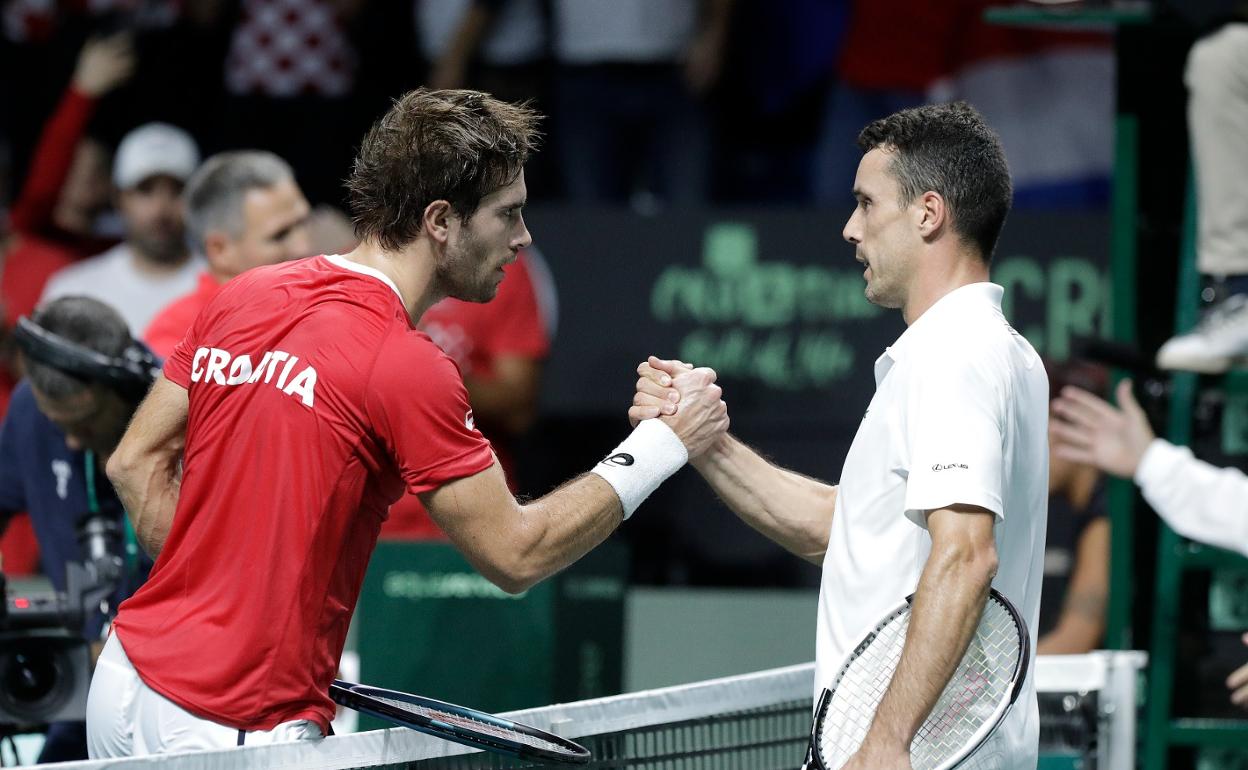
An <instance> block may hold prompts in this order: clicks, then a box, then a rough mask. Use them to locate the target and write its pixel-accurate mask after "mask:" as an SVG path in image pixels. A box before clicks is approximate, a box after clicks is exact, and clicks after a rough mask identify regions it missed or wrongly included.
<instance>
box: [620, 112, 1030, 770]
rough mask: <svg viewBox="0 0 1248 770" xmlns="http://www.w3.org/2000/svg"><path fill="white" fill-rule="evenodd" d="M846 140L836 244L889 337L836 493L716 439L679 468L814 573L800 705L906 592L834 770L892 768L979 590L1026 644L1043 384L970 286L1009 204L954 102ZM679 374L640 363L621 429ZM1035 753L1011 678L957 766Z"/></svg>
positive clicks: (1019, 341)
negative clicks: (843, 202)
mask: <svg viewBox="0 0 1248 770" xmlns="http://www.w3.org/2000/svg"><path fill="white" fill-rule="evenodd" d="M858 144H859V146H860V147H861V148H862V150H863V152H864V155H863V158H862V161H861V163H860V165H859V167H858V174H857V177H856V178H855V180H854V190H853V193H854V197H855V199H856V200H857V207H856V208H855V209H854V213H853V214H852V215H851V216H850V218H849V221H848V223H847V224H846V225H845V229H844V233H843V235H844V237H845V239H846V240H847V241H849V242H850V243H852V244H854V246H855V251H856V257H857V259H858V261H859V262H861V263H862V264H863V265H864V266H865V267H866V270H865V271H864V273H863V276H864V278H865V280H866V296H867V299H868V300H870V301H871V302H873V303H875V304H876V305H880V306H882V307H888V308H896V309H898V310H900V311H901V313H902V315H903V317H904V318H905V321H906V323H907V325H908V328H907V329H906V331H905V333H903V334H902V335H901V337H900V338H899V339H898V340H897V341H896V342H895V343H894V344H893V345H892V346H890V347H889V348H888V349H887V350H885V351H884V354H883V355H881V356H880V358H879V359H878V360H877V361H876V362H875V380H876V393H875V396H874V398H873V399H872V401H871V403H870V405H869V407H868V408H867V409H866V411H865V413H864V416H863V419H862V423H861V425H860V427H859V428H858V433H857V435H856V436H855V438H854V442H853V444H852V446H851V447H850V450H849V454H848V456H847V457H846V459H845V465H844V467H843V469H842V471H841V477H840V478H841V481H840V483H839V484H837V485H832V484H828V483H825V482H822V481H818V480H815V479H812V478H808V477H805V476H802V475H800V474H797V473H794V472H791V471H788V470H785V469H783V468H779V467H776V466H774V465H772V464H770V463H768V462H767V461H766V460H765V459H763V458H762V457H761V456H759V455H758V454H757V453H756V452H754V451H753V450H751V449H750V448H749V447H747V446H746V445H745V444H743V443H741V442H740V441H739V440H737V439H735V438H733V437H732V436H730V435H728V436H725V437H724V438H723V439H721V440H720V441H719V443H718V444H717V445H715V446H714V448H712V449H711V450H710V451H708V452H707V453H705V454H704V455H703V456H702V457H701V458H699V459H698V460H697V461H695V462H694V463H693V465H694V466H695V467H696V468H697V469H698V471H699V472H700V473H701V474H702V476H703V477H704V478H705V479H706V480H707V482H708V483H710V485H711V486H712V487H713V488H714V490H715V492H716V493H717V494H718V495H719V497H720V498H721V499H722V500H724V501H725V502H726V503H727V504H728V505H729V507H731V508H732V509H733V510H734V511H735V512H736V513H737V514H738V515H739V516H740V517H741V518H742V519H743V520H745V521H746V522H747V523H748V524H750V525H751V526H752V527H754V528H755V529H757V530H759V531H760V532H762V533H763V534H765V535H767V536H768V537H770V538H771V539H773V540H775V541H776V542H778V543H780V544H781V545H783V546H785V547H786V548H788V549H789V550H791V551H793V552H794V553H795V554H797V555H799V556H801V557H803V558H806V559H809V560H811V561H813V562H816V563H820V564H822V565H823V582H822V586H821V590H820V599H819V617H818V626H817V629H818V630H817V640H816V641H817V644H816V682H815V687H816V693H817V692H818V691H819V690H821V689H822V688H824V687H826V686H828V684H829V681H828V680H829V679H830V677H831V676H832V675H833V674H834V673H835V671H836V669H837V668H838V667H839V666H840V664H841V663H842V662H843V660H844V659H845V657H846V655H847V654H848V653H849V652H850V650H851V649H852V646H853V645H854V644H855V643H856V642H857V640H858V639H860V638H861V636H862V634H863V633H864V632H865V631H867V630H868V628H869V627H870V625H871V624H872V623H873V622H875V621H876V620H877V619H878V616H879V615H880V614H881V613H882V612H883V611H884V610H886V609H887V608H888V607H890V606H892V605H894V604H896V603H897V602H898V601H899V600H901V599H902V598H904V597H905V596H907V595H909V594H910V593H912V592H913V593H915V600H914V603H913V609H912V617H911V621H910V631H909V635H908V637H907V642H906V646H905V649H904V651H903V653H902V657H901V662H900V664H899V666H898V668H897V671H896V674H895V675H894V677H893V679H892V683H891V684H890V686H889V688H888V691H887V692H886V693H885V695H884V699H883V701H882V702H881V704H880V707H879V709H878V710H877V712H876V715H875V719H874V720H873V722H872V725H871V727H870V729H869V731H868V733H867V737H866V739H865V741H864V743H863V745H862V747H861V748H860V749H859V752H858V753H857V754H856V755H855V756H854V757H853V758H852V759H851V760H850V762H849V763H848V764H846V765H845V768H847V770H866V769H868V768H869V769H870V770H894V769H904V770H909V768H910V767H911V765H910V754H909V748H910V743H911V741H912V740H913V738H914V736H915V733H916V731H917V730H918V728H919V726H920V725H921V724H922V723H923V721H924V719H925V718H926V717H927V715H928V713H929V712H930V711H931V709H932V706H933V705H934V704H935V702H936V699H937V698H938V697H939V695H940V693H941V691H942V690H943V689H944V686H945V684H946V683H947V682H948V681H949V678H950V676H951V675H952V673H953V671H954V669H955V668H956V666H957V663H958V661H959V660H960V659H961V657H962V654H963V652H964V651H965V650H966V647H967V644H968V642H969V640H970V638H971V636H972V634H973V633H974V630H975V627H976V625H977V624H978V621H979V617H980V614H981V612H982V610H983V607H984V603H985V601H986V598H987V595H988V590H989V588H990V587H995V588H996V589H997V590H999V591H1000V592H1001V593H1002V594H1004V595H1005V596H1006V597H1007V598H1008V599H1010V600H1011V601H1012V602H1013V603H1014V604H1015V605H1016V606H1017V607H1018V609H1019V611H1020V612H1021V613H1022V616H1023V618H1024V620H1025V621H1026V622H1027V623H1028V625H1029V629H1030V631H1029V632H1030V634H1031V649H1032V650H1033V651H1034V649H1035V643H1036V639H1035V627H1036V623H1037V620H1038V616H1039V608H1040V586H1041V581H1042V577H1043V570H1042V562H1043V556H1044V536H1045V523H1046V519H1047V508H1048V435H1047V433H1048V411H1049V410H1048V381H1047V378H1046V375H1045V372H1044V368H1043V365H1042V364H1041V362H1040V358H1039V356H1038V355H1037V354H1036V351H1035V350H1034V349H1033V348H1032V346H1031V345H1030V344H1029V343H1028V342H1027V340H1025V339H1023V337H1022V336H1021V335H1019V334H1018V332H1016V331H1015V330H1014V329H1013V328H1012V327H1011V326H1010V325H1009V323H1008V322H1007V321H1006V319H1005V317H1004V316H1003V314H1002V312H1001V296H1002V289H1001V287H1000V286H997V285H995V284H992V283H989V282H988V281H989V275H988V273H989V264H990V262H991V258H992V252H993V249H994V247H995V244H996V240H997V236H998V234H999V233H1000V230H1001V226H1002V224H1003V223H1004V221H1005V216H1006V213H1007V212H1008V210H1009V207H1010V199H1011V184H1010V176H1009V170H1008V168H1007V167H1006V162H1005V157H1004V153H1003V151H1002V149H1001V144H1000V141H999V139H998V137H997V136H996V134H995V133H994V132H993V131H992V130H991V129H990V128H989V127H988V126H987V125H985V124H984V122H983V120H982V119H981V118H980V116H979V115H978V114H977V113H976V112H975V111H974V110H973V109H972V108H971V107H969V106H968V105H966V104H962V103H958V104H950V105H933V106H926V107H920V108H917V109H912V110H905V111H902V112H899V113H896V114H894V115H891V116H889V117H887V118H883V119H881V120H878V121H876V122H874V123H872V124H870V125H869V126H867V127H866V128H865V129H864V130H863V131H862V133H861V135H860V136H859V139H858ZM683 366H686V365H685V364H682V363H681V362H677V361H662V360H659V359H657V358H651V359H650V360H649V361H648V362H647V363H644V364H642V365H641V366H640V367H639V368H638V372H639V373H640V374H641V378H640V379H639V380H638V383H637V387H638V392H637V395H636V397H635V399H634V406H633V408H632V409H631V410H630V416H631V417H632V418H633V419H635V420H638V419H645V418H649V417H653V416H656V415H658V414H661V413H671V412H674V411H675V410H676V409H678V408H679V406H678V403H673V402H672V401H671V400H669V399H670V398H671V396H672V393H674V392H675V391H674V389H672V388H670V387H668V383H669V382H670V381H671V378H672V377H674V376H675V374H676V372H677V371H680V370H681V369H682V367H683ZM677 398H679V394H677ZM1033 655H1034V652H1033ZM1029 679H1030V677H1029ZM1038 741H1039V717H1038V712H1037V707H1036V698H1035V687H1034V683H1033V682H1031V681H1027V682H1026V683H1025V684H1024V686H1023V690H1022V692H1021V694H1020V696H1019V700H1018V701H1017V702H1016V704H1015V706H1014V708H1013V709H1012V710H1011V712H1010V714H1009V715H1008V716H1007V717H1006V719H1005V720H1004V721H1003V722H1002V724H1001V726H1000V728H999V729H998V730H997V732H996V734H995V735H994V736H993V738H992V739H991V741H990V742H989V743H988V744H986V745H985V746H984V747H982V748H981V749H980V751H979V752H978V753H977V754H976V760H977V761H976V766H977V767H987V768H991V767H997V768H1011V769H1013V768H1034V767H1035V766H1036V761H1037V753H1038Z"/></svg>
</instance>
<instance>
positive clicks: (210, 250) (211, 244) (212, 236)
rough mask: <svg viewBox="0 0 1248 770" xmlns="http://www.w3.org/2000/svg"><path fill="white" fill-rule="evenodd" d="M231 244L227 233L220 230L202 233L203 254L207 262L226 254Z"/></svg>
mask: <svg viewBox="0 0 1248 770" xmlns="http://www.w3.org/2000/svg"><path fill="white" fill-rule="evenodd" d="M232 245H233V242H232V240H231V238H230V236H229V235H228V234H227V233H224V232H222V231H220V230H209V231H208V232H206V233H204V244H203V246H204V256H205V257H207V258H208V261H209V262H212V261H215V260H218V259H221V257H223V256H225V255H227V254H228V253H229V251H230V247H231V246H232Z"/></svg>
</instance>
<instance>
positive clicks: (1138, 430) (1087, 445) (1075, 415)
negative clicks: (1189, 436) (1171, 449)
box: [1053, 380, 1155, 479]
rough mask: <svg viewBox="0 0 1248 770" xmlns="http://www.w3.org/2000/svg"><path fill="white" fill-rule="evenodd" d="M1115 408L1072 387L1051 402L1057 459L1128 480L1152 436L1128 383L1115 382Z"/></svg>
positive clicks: (1146, 418)
mask: <svg viewBox="0 0 1248 770" xmlns="http://www.w3.org/2000/svg"><path fill="white" fill-rule="evenodd" d="M1118 406H1119V408H1117V409H1116V408H1114V407H1113V406H1112V405H1110V404H1109V403H1108V402H1106V401H1105V400H1103V399H1101V398H1098V397H1096V396H1094V395H1092V394H1091V393H1089V392H1087V391H1086V390H1081V389H1079V388H1076V387H1073V386H1067V387H1065V388H1063V389H1062V394H1061V396H1060V397H1058V398H1057V399H1055V400H1054V402H1053V411H1054V413H1055V414H1056V415H1057V416H1058V418H1059V419H1058V420H1056V421H1054V425H1053V433H1054V435H1056V436H1057V438H1058V445H1057V447H1056V449H1055V450H1054V451H1055V452H1056V453H1057V456H1058V457H1062V458H1065V459H1067V460H1072V461H1074V462H1077V463H1083V464H1085V465H1091V466H1093V467H1096V468H1100V469H1101V470H1103V471H1105V472H1107V473H1112V474H1114V475H1115V476H1121V477H1123V478H1128V479H1129V478H1132V477H1133V476H1135V471H1136V469H1137V468H1138V467H1139V465H1140V460H1141V459H1142V458H1143V457H1144V452H1145V450H1147V449H1148V445H1149V444H1151V443H1152V442H1153V439H1154V438H1155V436H1154V435H1153V429H1152V428H1151V427H1149V424H1148V416H1147V415H1146V414H1145V413H1144V410H1143V409H1142V408H1141V407H1140V405H1139V403H1138V402H1137V401H1136V400H1135V396H1134V395H1132V393H1131V381H1130V380H1123V381H1122V382H1120V383H1118Z"/></svg>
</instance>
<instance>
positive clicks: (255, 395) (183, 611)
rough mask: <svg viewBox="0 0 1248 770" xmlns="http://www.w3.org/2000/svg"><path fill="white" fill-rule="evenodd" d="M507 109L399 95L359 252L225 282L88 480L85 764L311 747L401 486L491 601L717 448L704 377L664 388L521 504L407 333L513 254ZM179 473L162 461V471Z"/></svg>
mask: <svg viewBox="0 0 1248 770" xmlns="http://www.w3.org/2000/svg"><path fill="white" fill-rule="evenodd" d="M537 120H538V116H537V115H536V114H535V113H534V112H532V111H531V110H529V109H527V108H525V107H522V106H517V105H511V104H507V103H505V102H500V101H498V100H495V99H493V98H491V97H489V96H488V95H485V94H482V93H478V92H473V91H427V90H424V89H420V90H418V91H414V92H412V93H409V94H408V95H406V96H405V97H403V98H402V99H400V100H399V101H398V102H396V104H395V106H394V107H393V108H392V109H391V110H390V111H389V112H388V113H387V114H386V115H385V116H384V117H383V118H382V119H381V120H380V121H379V122H378V124H377V125H376V126H374V127H373V129H372V130H371V131H370V132H369V134H368V135H367V136H366V137H365V139H364V142H363V145H362V146H361V149H360V152H359V155H358V157H357V159H356V162H355V167H354V170H353V172H352V176H351V179H350V182H349V187H350V192H351V202H352V211H353V214H354V218H355V223H356V229H357V233H358V234H359V236H360V238H361V244H360V246H359V247H358V248H357V249H355V250H354V251H352V252H351V253H349V254H346V255H343V256H321V257H313V258H308V259H304V260H299V261H296V262H289V263H285V264H281V265H275V266H272V267H262V268H257V269H255V270H252V271H249V272H247V273H245V274H243V275H241V276H239V277H238V278H236V279H234V280H233V281H231V282H230V283H228V284H226V285H225V286H224V287H223V288H222V289H221V291H220V292H219V293H218V294H217V296H216V297H214V298H213V300H212V301H211V302H210V303H209V304H208V306H207V307H206V308H205V309H204V311H203V312H202V313H201V314H200V316H199V317H198V319H197V320H196V321H195V323H194V325H193V326H192V328H191V330H190V332H189V333H188V334H187V336H186V338H185V339H184V340H183V341H182V342H181V343H180V344H179V345H178V346H177V347H176V348H175V350H174V352H173V354H172V355H171V356H170V358H169V359H168V361H167V362H166V364H165V369H164V376H163V377H162V378H161V379H159V380H158V381H157V383H156V384H155V385H154V386H153V389H152V391H151V393H150V394H149V395H148V397H147V399H146V400H145V401H144V403H143V404H142V405H141V406H140V408H139V411H138V413H137V414H136V415H135V418H134V420H133V422H132V423H131V425H130V427H129V429H128V431H127V432H126V435H125V437H124V438H123V440H122V442H121V445H120V446H119V447H118V448H117V450H116V452H114V454H113V456H112V457H111V459H110V461H109V464H108V474H109V478H110V479H112V481H113V483H114V485H115V486H116V488H117V491H118V494H119V495H120V496H121V498H122V501H123V502H124V503H125V504H126V509H127V510H128V511H129V514H130V517H131V521H132V523H133V524H134V528H135V531H136V533H137V535H138V537H139V540H140V542H141V543H142V544H143V546H144V547H145V548H146V549H147V550H148V551H149V552H150V553H151V554H152V555H153V556H155V557H156V566H155V568H154V569H153V570H152V573H151V578H150V579H149V581H148V582H147V584H146V585H145V586H144V587H143V588H142V589H141V590H140V591H139V592H138V593H137V594H135V595H134V596H133V597H132V598H131V599H130V600H128V601H127V602H125V603H123V604H122V605H121V608H120V610H119V613H118V615H117V619H116V621H115V623H114V625H113V634H112V636H111V637H110V639H109V640H108V643H107V644H106V646H105V650H104V652H103V653H102V655H101V657H100V662H99V665H98V667H97V669H96V672H95V676H94V678H93V680H92V684H91V693H90V697H89V701H88V707H87V711H88V713H87V732H88V745H89V748H90V752H91V756H92V757H114V756H131V755H140V754H153V753H163V752H172V751H185V750H192V749H207V748H219V747H225V746H234V745H240V744H247V745H252V744H258V743H273V742H278V741H287V740H294V739H314V738H319V737H320V736H322V735H324V734H325V733H326V732H327V730H328V725H329V721H330V718H331V716H332V714H333V711H334V704H333V703H332V701H331V700H330V699H329V697H328V694H327V691H328V687H329V685H330V682H331V681H332V680H333V678H334V675H335V672H336V669H337V664H338V659H339V656H340V654H341V652H342V647H343V644H344V642H345V639H346V634H347V624H348V621H349V620H350V618H351V613H352V610H353V609H354V607H355V603H356V599H357V597H358V595H359V591H360V585H361V583H362V582H363V579H364V571H365V567H366V566H367V563H368V557H369V555H370V553H371V552H372V550H373V547H374V544H375V542H376V539H377V533H378V529H379V528H380V526H381V522H382V521H383V520H384V519H385V517H386V511H387V508H388V506H389V505H390V504H391V503H393V502H394V501H395V500H397V499H398V498H399V496H400V495H401V494H402V493H403V491H404V490H405V489H407V490H411V491H412V492H415V493H417V494H420V495H421V496H422V499H423V502H424V503H425V506H426V507H427V508H428V510H429V513H430V515H431V516H432V517H433V519H434V521H435V522H437V524H438V525H439V526H440V527H441V528H442V529H443V530H444V531H445V532H446V534H447V535H448V536H449V537H450V539H451V541H452V542H453V543H454V544H455V545H456V546H457V547H458V548H459V549H460V550H461V551H462V552H463V553H464V555H465V556H466V557H467V558H468V559H469V561H471V562H472V564H473V565H474V566H475V567H476V568H477V569H478V570H479V571H480V572H481V573H482V574H483V575H485V576H486V577H487V578H489V579H490V580H492V581H494V582H495V583H496V584H498V585H499V586H500V587H501V588H503V589H504V590H506V591H510V592H519V591H522V590H525V589H526V588H528V587H529V586H531V585H533V584H534V583H535V582H537V581H539V580H541V579H543V578H545V577H547V576H549V575H551V574H553V573H555V572H557V571H558V570H560V569H562V568H564V567H566V566H568V565H569V564H571V563H572V562H574V561H575V560H576V559H578V558H579V557H580V556H582V555H583V554H585V553H586V552H587V551H589V550H590V549H591V548H593V547H594V546H595V545H597V544H598V543H599V542H601V541H602V540H603V539H604V538H605V537H606V536H607V535H609V534H610V533H611V532H612V531H613V530H614V529H615V528H616V527H617V526H618V525H619V524H620V522H621V520H622V519H625V518H627V517H628V515H630V514H631V513H632V512H633V510H634V509H636V507H637V506H638V505H639V504H640V503H641V501H642V500H644V499H645V497H646V496H647V495H648V494H649V493H650V492H651V491H652V490H653V489H654V488H656V487H657V486H658V485H659V484H660V483H662V481H663V480H664V479H665V478H667V476H669V475H671V474H672V473H674V472H675V471H676V470H677V469H679V468H680V467H681V466H682V465H683V464H684V463H685V462H686V460H687V459H688V458H689V457H696V456H697V455H698V454H700V453H701V452H702V451H704V450H705V449H706V448H707V447H708V446H710V444H711V443H712V442H713V441H714V440H715V439H717V438H718V436H719V435H720V434H721V433H722V432H723V431H725V430H726V429H727V423H728V419H727V410H726V407H725V406H724V404H723V402H722V401H721V400H720V391H719V388H718V386H716V385H714V384H713V381H714V377H715V375H714V372H712V371H710V370H709V369H701V370H694V371H692V372H690V373H688V374H687V375H686V374H681V375H680V376H679V377H678V378H677V380H676V382H675V383H674V385H676V387H678V388H680V389H681V409H680V410H679V412H678V413H677V414H676V415H673V416H672V417H670V418H668V417H665V418H662V420H665V422H664V421H660V420H657V419H656V420H647V421H645V422H643V423H641V424H640V425H639V426H638V427H637V428H636V429H635V430H634V432H633V433H632V434H631V435H630V436H629V437H628V438H627V439H625V441H624V442H623V443H622V444H621V445H620V446H619V447H618V448H617V449H616V450H615V451H614V452H613V453H612V454H611V455H609V456H608V457H607V458H606V459H605V460H603V461H602V462H601V463H599V464H598V465H597V466H595V468H594V469H593V471H592V472H591V473H587V474H585V475H583V476H581V477H579V478H577V479H575V480H573V481H571V482H569V483H568V484H565V485H564V486H562V487H561V488H559V489H557V490H556V491H554V492H552V493H551V494H549V495H547V496H545V497H543V498H541V499H539V500H536V501H534V502H532V503H529V504H526V505H521V504H520V503H518V502H517V501H516V500H515V498H514V497H512V495H511V494H510V493H509V492H508V490H507V483H506V480H505V479H504V476H503V472H502V470H501V469H500V468H499V465H498V462H497V460H496V458H495V457H494V455H493V453H492V452H491V451H490V446H489V443H488V442H487V441H486V440H485V439H484V438H482V436H481V434H480V433H479V432H477V430H476V427H475V425H474V421H473V415H472V410H471V409H470V407H469V406H468V397H467V393H466V391H465V389H464V386H463V383H462V381H461V379H460V376H459V372H458V370H457V369H456V367H455V365H454V364H453V363H452V362H451V360H450V359H449V358H447V357H446V355H445V354H443V353H442V352H441V351H440V350H439V349H438V348H437V346H436V345H434V344H433V342H432V341H430V339H429V338H428V337H427V336H425V335H424V334H423V333H421V332H419V331H417V330H416V324H415V322H416V321H417V320H418V319H419V318H420V316H421V314H422V313H423V312H424V311H425V310H426V309H427V308H428V307H430V306H431V305H432V304H433V303H434V302H436V301H438V300H439V299H441V298H443V297H447V296H450V297H457V298H459V299H463V300H468V301H473V302H487V301H489V300H490V299H491V298H492V297H493V296H494V294H495V292H496V291H497V289H498V284H499V282H500V281H501V280H502V277H503V266H504V265H506V264H507V263H509V262H511V261H512V260H514V259H515V258H516V253H517V251H518V250H519V249H522V248H524V247H526V246H528V245H529V244H530V242H531V240H532V239H531V238H530V236H529V232H528V230H527V228H526V227H525V224H524V219H523V217H522V215H521V210H522V208H523V207H524V204H525V197H526V193H525V186H524V173H523V166H524V162H525V160H526V158H527V157H528V154H529V152H530V151H531V150H532V149H533V146H534V143H535V141H536V137H537V132H536V123H537ZM179 459H181V462H182V466H181V472H180V473H179Z"/></svg>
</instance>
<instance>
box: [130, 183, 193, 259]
mask: <svg viewBox="0 0 1248 770" xmlns="http://www.w3.org/2000/svg"><path fill="white" fill-rule="evenodd" d="M181 194H182V183H181V182H179V181H178V180H176V179H174V178H172V177H168V176H153V177H148V178H147V179H144V180H143V181H142V182H140V183H139V184H137V185H135V186H134V187H132V188H130V189H129V190H122V192H121V195H120V196H119V198H118V203H119V205H118V208H120V210H121V217H122V219H123V220H124V221H125V223H126V240H127V241H129V242H130V243H131V245H133V246H134V247H135V249H137V250H138V251H139V252H140V253H141V254H142V255H143V256H145V257H147V258H148V259H151V260H153V261H155V262H161V263H165V264H177V263H178V262H181V261H182V259H183V258H184V257H185V256H186V243H185V241H184V240H183V231H182V202H181V201H180V200H179V199H178V196H180V195H181Z"/></svg>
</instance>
